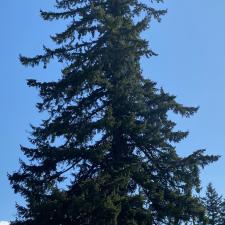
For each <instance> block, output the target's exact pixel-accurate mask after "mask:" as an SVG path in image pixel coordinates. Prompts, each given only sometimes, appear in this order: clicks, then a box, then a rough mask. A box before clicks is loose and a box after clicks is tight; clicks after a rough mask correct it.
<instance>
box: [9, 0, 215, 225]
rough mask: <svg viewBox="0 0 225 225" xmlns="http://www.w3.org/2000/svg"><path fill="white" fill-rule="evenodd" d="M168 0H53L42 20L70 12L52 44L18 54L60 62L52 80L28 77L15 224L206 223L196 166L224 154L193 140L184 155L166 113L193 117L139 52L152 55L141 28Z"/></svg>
mask: <svg viewBox="0 0 225 225" xmlns="http://www.w3.org/2000/svg"><path fill="white" fill-rule="evenodd" d="M160 2H161V3H162V2H163V1H162V0H155V1H153V0H152V1H141V0H56V11H54V12H45V11H41V16H42V18H43V19H44V20H48V21H52V20H65V22H66V23H67V27H66V28H65V30H64V31H63V32H61V33H57V34H55V35H53V36H51V39H52V40H53V41H54V42H55V44H56V48H54V49H50V48H48V47H46V46H44V52H43V54H42V55H37V56H34V57H25V56H21V57H20V60H21V63H22V64H23V65H25V66H38V65H39V64H43V65H44V67H45V68H47V65H48V63H50V61H51V60H52V59H57V60H58V62H59V63H62V65H63V66H64V68H63V70H62V72H61V74H60V77H59V79H58V80H56V81H51V82H39V81H37V80H33V79H30V80H28V85H29V86H31V87H35V88H38V89H39V94H40V97H41V99H42V100H41V102H39V103H38V104H37V108H38V110H39V111H40V112H48V115H49V116H48V118H47V119H45V120H43V121H42V123H41V124H40V126H32V134H31V136H30V139H29V140H30V143H31V144H32V147H25V146H22V147H21V149H22V151H23V153H24V155H25V156H26V157H27V160H25V161H21V162H20V163H21V166H20V170H19V171H18V172H15V173H14V174H12V175H10V176H9V179H10V181H11V184H12V186H13V188H14V190H15V192H16V193H17V192H18V193H20V194H21V195H22V196H24V198H25V200H26V206H17V208H18V218H17V219H16V220H15V221H14V222H13V225H34V224H39V225H46V224H48V225H53V224H54V225H70V224H76V225H88V224H95V225H106V224H107V225H124V224H126V225H149V224H170V225H171V224H182V223H183V222H185V223H190V224H196V223H198V224H204V223H205V221H206V218H205V211H204V207H203V205H202V203H201V201H200V199H199V198H198V197H197V196H196V195H195V194H194V193H197V192H199V191H200V178H199V172H200V169H201V168H202V167H204V166H206V165H207V164H209V163H211V162H213V161H215V160H217V159H218V157H217V156H209V155H205V153H204V150H197V151H195V152H193V153H192V154H190V155H189V156H187V157H182V156H179V155H178V154H177V152H176V143H179V142H180V141H181V140H183V139H184V138H186V137H187V135H188V132H186V131H180V130H176V128H175V126H176V123H175V122H174V121H172V120H171V119H170V118H169V115H168V113H169V112H172V113H174V114H179V115H181V116H183V117H190V116H192V115H193V114H194V113H195V112H196V111H197V108H195V107H186V106H184V105H182V104H180V103H178V102H177V101H176V97H175V96H173V95H170V94H169V93H167V92H165V91H164V90H163V89H162V88H161V89H159V88H157V86H156V83H155V82H154V81H152V80H151V79H148V78H146V76H145V77H144V76H143V74H142V70H141V66H140V59H141V57H151V56H154V55H156V54H155V53H154V52H153V51H152V50H151V49H150V48H149V43H148V40H145V39H143V38H142V37H141V33H142V32H143V31H145V30H146V29H148V28H149V24H150V22H151V20H152V19H156V20H157V21H160V19H161V16H162V15H164V14H165V13H166V11H165V10H160V9H158V6H157V5H156V3H160Z"/></svg>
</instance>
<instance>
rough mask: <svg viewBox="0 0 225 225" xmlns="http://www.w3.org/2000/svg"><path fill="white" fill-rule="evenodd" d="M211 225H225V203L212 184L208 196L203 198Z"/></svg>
mask: <svg viewBox="0 0 225 225" xmlns="http://www.w3.org/2000/svg"><path fill="white" fill-rule="evenodd" d="M203 201H204V205H205V208H206V212H207V217H208V223H207V224H209V225H225V202H224V200H223V198H222V196H219V194H218V193H217V192H216V189H215V188H214V187H213V185H212V183H209V185H208V186H207V191H206V196H205V197H204V198H203Z"/></svg>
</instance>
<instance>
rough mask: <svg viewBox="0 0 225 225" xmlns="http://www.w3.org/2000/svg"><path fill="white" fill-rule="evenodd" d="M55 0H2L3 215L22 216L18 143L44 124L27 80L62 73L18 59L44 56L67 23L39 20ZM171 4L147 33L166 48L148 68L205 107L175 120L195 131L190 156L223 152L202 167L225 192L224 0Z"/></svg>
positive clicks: (185, 145)
mask: <svg viewBox="0 0 225 225" xmlns="http://www.w3.org/2000/svg"><path fill="white" fill-rule="evenodd" d="M53 2H54V0H48V1H35V0H20V1H12V0H2V1H1V14H0V25H1V34H0V49H1V51H0V65H1V66H0V73H1V82H0V97H1V110H0V120H1V129H0V149H1V150H0V151H1V157H0V168H1V169H0V220H10V219H13V218H14V216H15V212H16V211H15V207H14V205H15V201H20V198H19V197H18V196H15V195H14V194H13V191H12V189H11V187H10V185H9V183H8V181H7V172H12V171H14V170H16V169H18V158H19V157H22V155H21V154H20V150H19V145H20V144H26V143H27V137H28V131H29V130H30V128H29V124H30V123H32V124H38V121H40V115H38V113H37V112H36V110H35V108H34V105H35V103H36V102H37V101H38V97H37V92H36V91H35V90H33V89H30V88H28V87H26V85H25V80H26V79H27V78H38V79H41V80H52V79H55V78H57V75H58V74H59V73H57V71H58V70H59V66H58V65H57V64H53V65H51V66H50V67H49V69H48V70H42V69H27V68H24V67H22V66H21V65H20V64H19V61H18V55H19V53H22V54H24V55H29V56H32V55H34V54H36V53H41V47H42V44H46V45H48V46H49V45H50V42H49V37H48V36H49V35H50V34H52V33H54V32H55V31H59V30H61V29H62V24H55V23H53V24H52V23H45V22H43V21H42V20H41V19H40V18H39V9H40V8H42V9H46V8H49V7H50V6H51V5H52V3H53ZM164 7H166V8H168V14H167V15H166V16H165V17H164V18H163V21H162V22H161V24H156V23H153V24H152V28H151V30H149V31H147V32H146V33H145V34H144V36H145V37H147V38H148V39H149V40H150V43H151V46H152V48H153V49H154V50H155V51H156V52H157V53H159V56H158V57H155V58H152V59H150V60H143V61H142V65H143V69H144V73H145V74H146V75H148V76H149V77H150V78H151V79H153V80H154V81H157V82H158V85H159V87H160V86H163V87H164V89H166V90H167V91H168V92H170V93H172V94H175V95H176V96H177V98H178V100H179V101H180V102H181V103H184V104H187V105H191V106H200V110H199V112H198V114H196V115H195V116H194V117H193V118H191V119H188V120H187V119H182V120H181V119H180V118H178V119H176V120H177V121H178V127H179V128H184V129H186V130H189V131H190V136H189V138H188V139H187V140H185V141H184V142H182V143H181V144H179V146H178V151H179V152H180V153H181V154H184V155H186V154H190V153H191V152H192V151H194V150H196V149H199V148H206V149H207V152H208V153H209V154H219V155H222V158H221V159H220V161H219V162H217V163H215V164H213V165H211V166H209V167H207V168H206V169H205V170H204V171H203V172H202V182H203V186H205V185H206V184H207V183H208V182H210V181H211V182H213V184H214V185H215V187H216V188H217V190H218V192H219V193H221V194H224V195H225V154H224V152H225V55H224V53H225V13H224V11H225V1H224V0H217V1H215V0H198V1H196V0H188V1H187V0H167V3H166V4H164Z"/></svg>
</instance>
